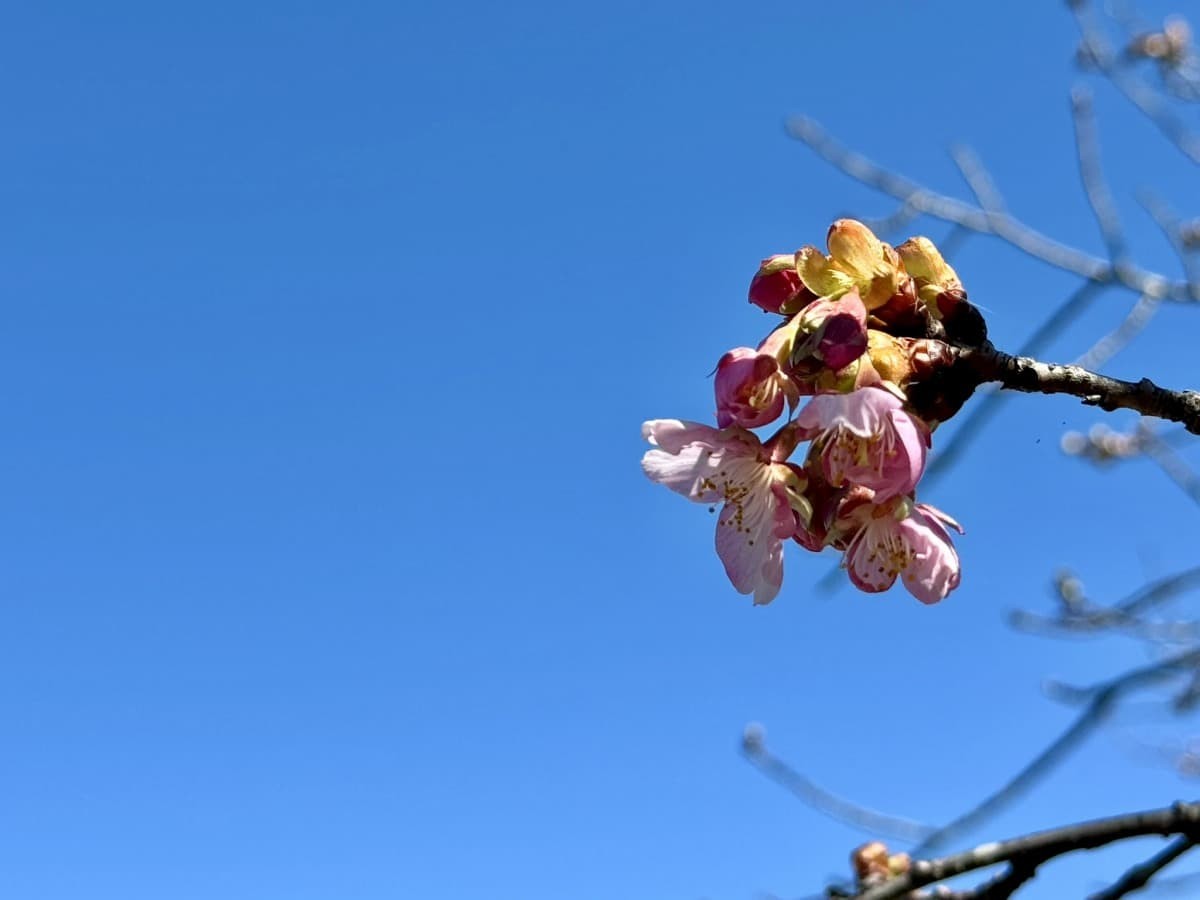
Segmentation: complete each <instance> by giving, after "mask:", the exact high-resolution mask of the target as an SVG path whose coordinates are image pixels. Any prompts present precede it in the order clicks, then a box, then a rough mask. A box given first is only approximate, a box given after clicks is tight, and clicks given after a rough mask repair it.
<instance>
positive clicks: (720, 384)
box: [714, 347, 785, 428]
mask: <svg viewBox="0 0 1200 900" xmlns="http://www.w3.org/2000/svg"><path fill="white" fill-rule="evenodd" d="M782 377H783V376H782V375H781V373H780V371H779V362H778V361H777V360H776V359H775V357H774V356H772V355H770V354H769V353H760V352H759V351H758V350H751V349H750V348H749V347H735V348H734V349H733V350H730V351H729V352H728V353H726V354H725V355H724V356H722V357H721V361H720V362H718V363H717V376H716V379H715V382H714V387H715V390H716V395H717V425H719V426H720V427H721V428H727V427H728V426H730V425H741V426H742V427H743V428H757V427H758V426H760V425H766V424H767V423H768V422H773V421H774V420H775V419H778V418H779V416H780V414H781V413H782V412H783V403H784V400H785V396H784V391H783V385H782V383H781V378H782Z"/></svg>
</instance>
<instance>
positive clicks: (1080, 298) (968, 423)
mask: <svg viewBox="0 0 1200 900" xmlns="http://www.w3.org/2000/svg"><path fill="white" fill-rule="evenodd" d="M1103 289H1104V285H1103V284H1101V283H1099V282H1095V281H1085V282H1083V283H1082V284H1081V285H1079V287H1077V288H1076V289H1075V290H1074V291H1072V292H1071V295H1070V296H1069V297H1067V299H1066V300H1064V301H1063V302H1062V303H1060V304H1059V305H1058V306H1057V307H1056V308H1055V310H1054V312H1052V313H1051V314H1050V318H1048V319H1047V320H1046V321H1045V322H1043V323H1042V324H1041V325H1040V326H1039V327H1038V328H1037V330H1035V331H1034V332H1033V334H1031V335H1030V336H1029V337H1028V338H1026V340H1025V343H1023V344H1021V346H1020V347H1019V348H1018V349H1017V354H1018V355H1019V356H1037V355H1039V354H1040V353H1041V352H1042V351H1043V350H1044V349H1045V347H1046V346H1047V345H1048V344H1049V343H1050V341H1051V340H1052V339H1053V338H1054V337H1056V336H1058V335H1059V334H1060V333H1061V332H1062V330H1063V329H1064V328H1066V327H1067V326H1068V325H1069V324H1070V323H1071V322H1073V321H1075V320H1076V319H1078V318H1079V317H1080V316H1081V315H1082V314H1083V313H1084V312H1085V311H1086V310H1087V309H1088V307H1089V306H1091V303H1092V300H1094V299H1095V298H1096V296H1097V295H1098V294H1099V293H1100V291H1102V290H1103ZM1004 399H1005V397H1004V395H1003V394H1001V393H1000V391H998V390H989V391H988V392H987V393H983V394H982V396H980V395H976V398H975V400H974V402H973V403H972V405H971V409H970V411H969V412H967V413H966V414H965V415H964V416H963V418H962V419H961V420H960V423H959V425H958V428H957V429H956V430H955V432H954V434H952V435H951V436H950V439H949V440H947V441H946V442H945V443H944V444H942V447H941V449H940V450H938V451H937V453H936V454H935V456H934V457H933V459H932V460H931V461H930V463H929V466H928V467H927V468H926V470H925V478H926V483H927V484H931V483H932V482H931V481H929V479H931V478H936V477H937V476H938V475H939V474H940V473H942V472H944V471H945V470H946V469H948V468H949V467H950V466H951V465H953V464H954V462H955V461H956V460H957V459H958V457H959V456H961V455H962V453H963V451H965V450H966V449H967V447H968V446H969V445H970V443H971V442H972V441H973V440H974V439H975V438H976V437H977V436H978V434H979V433H980V432H981V431H982V430H983V426H984V425H986V424H987V423H988V421H990V420H991V419H992V418H993V417H994V416H995V415H996V413H997V412H999V411H1000V405H1001V404H1002V402H1003V401H1004Z"/></svg>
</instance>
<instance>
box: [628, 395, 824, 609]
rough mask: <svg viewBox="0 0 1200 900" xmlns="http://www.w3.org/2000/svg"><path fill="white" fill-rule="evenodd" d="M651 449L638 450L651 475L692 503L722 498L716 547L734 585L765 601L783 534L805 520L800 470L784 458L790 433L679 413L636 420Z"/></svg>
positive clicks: (777, 575) (776, 581)
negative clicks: (770, 433) (768, 433)
mask: <svg viewBox="0 0 1200 900" xmlns="http://www.w3.org/2000/svg"><path fill="white" fill-rule="evenodd" d="M642 436H643V437H645V438H646V440H647V441H649V442H650V443H651V444H653V445H654V447H655V449H653V450H649V451H647V453H646V455H645V456H644V457H642V470H643V471H644V472H645V473H646V475H647V476H648V477H649V478H650V479H651V480H652V481H657V482H658V483H659V484H662V485H665V486H666V487H669V488H670V489H671V490H673V491H675V492H676V493H679V494H682V495H683V496H685V497H687V498H688V499H689V500H693V501H695V502H697V503H708V504H714V505H715V504H717V503H722V504H723V506H722V507H721V513H720V516H719V517H718V518H717V537H716V545H717V555H718V556H719V557H720V558H721V562H722V563H723V564H724V566H725V573H726V574H727V575H728V576H729V580H730V581H731V582H733V586H734V588H736V589H737V591H738V592H739V593H742V594H753V595H754V602H755V603H756V604H766V603H770V602H771V601H772V600H773V599H775V595H776V594H778V593H779V588H780V585H782V583H783V540H784V539H785V538H790V537H791V536H792V534H793V533H794V532H795V530H796V527H797V522H798V521H799V520H801V519H803V520H805V521H807V519H808V517H809V515H810V514H811V508H810V507H809V505H808V501H807V500H806V499H805V497H804V493H803V491H804V486H805V482H804V476H803V475H802V474H800V471H799V469H798V468H797V467H795V466H793V465H792V464H790V463H787V462H784V461H783V459H784V458H786V456H787V454H789V453H790V452H791V450H792V448H793V447H794V446H795V442H794V439H791V438H790V434H789V435H788V436H785V437H784V438H782V439H781V440H779V441H776V440H774V439H773V440H772V441H768V442H767V444H766V445H764V444H763V443H762V442H761V441H759V439H758V438H757V437H756V436H755V435H754V434H752V433H751V432H749V431H746V430H745V429H743V428H737V427H734V428H725V429H716V428H712V427H710V426H708V425H700V424H698V423H696V422H683V421H680V420H678V419H655V420H653V421H650V422H646V423H645V424H644V425H643V426H642Z"/></svg>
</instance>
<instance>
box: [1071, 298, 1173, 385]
mask: <svg viewBox="0 0 1200 900" xmlns="http://www.w3.org/2000/svg"><path fill="white" fill-rule="evenodd" d="M1161 305H1162V302H1161V301H1160V300H1159V299H1158V298H1157V297H1155V296H1153V295H1151V294H1142V296H1140V297H1138V299H1137V302H1136V303H1134V304H1133V307H1132V308H1131V309H1130V310H1129V312H1128V313H1127V314H1126V316H1125V318H1124V319H1122V320H1121V324H1120V325H1118V326H1117V327H1116V328H1114V329H1113V330H1112V331H1110V332H1109V333H1108V334H1106V335H1105V336H1104V337H1102V338H1100V340H1098V341H1096V343H1094V344H1092V346H1091V347H1089V348H1088V349H1087V351H1086V352H1084V353H1083V355H1082V356H1079V357H1078V358H1076V360H1075V362H1074V365H1077V366H1079V367H1080V368H1084V369H1096V370H1099V369H1102V368H1104V366H1105V365H1106V364H1107V363H1108V361H1109V360H1111V359H1112V358H1113V357H1114V356H1116V355H1117V354H1118V353H1120V352H1121V351H1122V350H1124V349H1125V348H1126V347H1128V346H1129V344H1130V343H1131V342H1132V341H1133V339H1134V338H1136V337H1137V336H1138V335H1139V334H1141V333H1142V331H1143V330H1144V329H1145V328H1146V326H1147V325H1149V324H1150V320H1151V319H1153V318H1154V314H1155V313H1156V312H1158V310H1159V308H1160V307H1161Z"/></svg>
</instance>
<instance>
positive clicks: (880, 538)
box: [842, 497, 962, 603]
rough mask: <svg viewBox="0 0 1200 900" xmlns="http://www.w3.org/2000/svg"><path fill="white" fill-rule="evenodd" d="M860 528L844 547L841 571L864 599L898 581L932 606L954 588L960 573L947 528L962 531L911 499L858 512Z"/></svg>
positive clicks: (871, 506) (939, 513)
mask: <svg viewBox="0 0 1200 900" xmlns="http://www.w3.org/2000/svg"><path fill="white" fill-rule="evenodd" d="M853 515H854V517H855V518H857V519H858V520H859V521H860V522H861V523H862V524H861V525H860V527H859V529H858V531H857V533H856V534H855V535H854V537H853V538H851V540H850V543H849V544H848V545H847V547H846V555H845V558H844V559H843V561H842V565H843V566H845V567H846V569H847V571H848V572H849V574H850V580H851V581H852V582H854V584H855V586H856V587H858V588H859V589H861V590H864V591H866V592H868V593H878V592H879V591H886V590H887V589H888V588H890V587H891V586H892V585H893V584H894V583H895V581H896V576H897V575H899V576H900V578H901V580H902V581H903V582H904V586H905V587H906V588H908V592H909V593H910V594H912V595H913V596H914V597H916V598H917V599H918V600H920V601H921V602H922V603H937V602H938V601H939V600H944V599H946V595H947V594H949V593H950V592H951V591H952V590H954V589H955V588H956V587H958V583H959V581H960V580H961V577H962V573H961V567H960V565H959V561H958V554H957V553H956V552H955V550H954V544H953V543H952V542H951V540H950V534H949V532H948V531H947V530H946V527H945V526H946V525H949V526H950V527H951V528H953V529H955V530H956V531H958V532H959V534H961V533H962V526H961V525H959V524H958V523H957V522H955V521H954V520H953V519H951V518H950V517H949V516H947V515H946V514H945V513H943V512H941V511H940V510H937V509H934V508H933V507H932V506H927V505H925V504H923V503H914V502H912V500H911V498H907V497H894V498H892V499H891V500H887V501H885V502H883V503H882V504H877V505H874V504H868V505H863V506H859V507H858V508H857V509H856V510H855V512H854V513H853Z"/></svg>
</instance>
